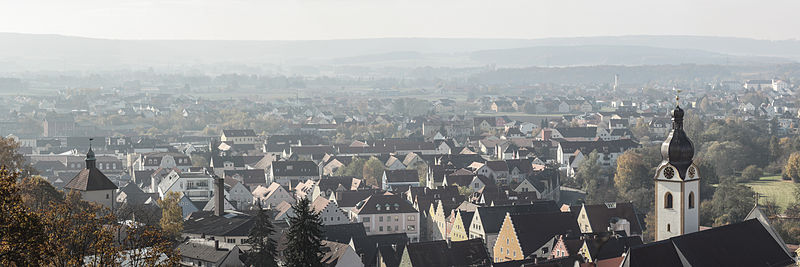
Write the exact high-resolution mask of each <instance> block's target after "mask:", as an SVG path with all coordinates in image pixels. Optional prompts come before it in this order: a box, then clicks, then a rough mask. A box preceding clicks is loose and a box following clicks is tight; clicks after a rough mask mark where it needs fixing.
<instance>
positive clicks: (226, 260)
mask: <svg viewBox="0 0 800 267" xmlns="http://www.w3.org/2000/svg"><path fill="white" fill-rule="evenodd" d="M177 250H179V251H180V252H181V260H180V265H181V266H244V263H243V262H242V260H241V259H239V256H240V255H241V254H242V251H241V249H239V246H237V245H231V244H226V243H220V241H219V240H207V239H201V238H195V239H188V240H186V241H183V242H181V243H180V244H179V245H178V247H177Z"/></svg>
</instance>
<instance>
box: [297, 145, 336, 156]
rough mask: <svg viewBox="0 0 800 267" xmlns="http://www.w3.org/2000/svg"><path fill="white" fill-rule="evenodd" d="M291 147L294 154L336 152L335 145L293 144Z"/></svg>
mask: <svg viewBox="0 0 800 267" xmlns="http://www.w3.org/2000/svg"><path fill="white" fill-rule="evenodd" d="M289 149H290V151H291V153H292V154H297V155H325V154H330V153H334V152H335V150H334V148H333V146H326V145H311V146H291V147H290V148H289Z"/></svg>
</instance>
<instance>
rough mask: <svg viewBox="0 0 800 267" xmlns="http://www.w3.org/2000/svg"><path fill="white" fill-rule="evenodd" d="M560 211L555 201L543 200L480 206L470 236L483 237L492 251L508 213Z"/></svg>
mask: <svg viewBox="0 0 800 267" xmlns="http://www.w3.org/2000/svg"><path fill="white" fill-rule="evenodd" d="M554 211H558V209H557V207H556V205H555V202H552V201H542V202H534V203H533V204H526V205H513V206H494V207H478V208H477V209H476V210H475V214H474V215H473V218H472V222H471V223H470V224H471V225H470V227H469V238H481V239H483V240H484V243H485V244H486V248H487V249H488V250H489V253H492V251H493V250H492V249H491V248H493V247H494V243H495V241H497V235H498V234H499V233H500V228H501V227H502V225H503V221H504V220H505V215H506V213H510V214H528V213H544V212H554Z"/></svg>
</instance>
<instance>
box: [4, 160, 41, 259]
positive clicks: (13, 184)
mask: <svg viewBox="0 0 800 267" xmlns="http://www.w3.org/2000/svg"><path fill="white" fill-rule="evenodd" d="M17 177H18V174H17V173H15V172H10V171H9V170H8V169H6V168H4V167H3V168H2V169H0V265H2V266H14V265H17V266H36V265H40V263H41V262H42V261H43V258H44V254H43V253H42V249H43V248H44V242H45V240H46V236H45V234H44V226H43V223H42V221H41V219H40V218H39V216H38V215H37V214H34V213H30V212H28V211H27V209H26V208H25V206H24V205H23V203H22V197H20V195H19V194H18V192H19V188H17Z"/></svg>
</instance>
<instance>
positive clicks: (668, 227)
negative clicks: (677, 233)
mask: <svg viewBox="0 0 800 267" xmlns="http://www.w3.org/2000/svg"><path fill="white" fill-rule="evenodd" d="M669 231H670V225H669V224H667V232H669Z"/></svg>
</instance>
